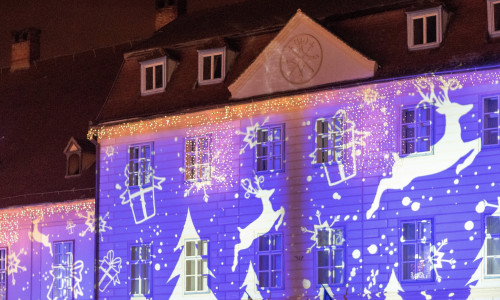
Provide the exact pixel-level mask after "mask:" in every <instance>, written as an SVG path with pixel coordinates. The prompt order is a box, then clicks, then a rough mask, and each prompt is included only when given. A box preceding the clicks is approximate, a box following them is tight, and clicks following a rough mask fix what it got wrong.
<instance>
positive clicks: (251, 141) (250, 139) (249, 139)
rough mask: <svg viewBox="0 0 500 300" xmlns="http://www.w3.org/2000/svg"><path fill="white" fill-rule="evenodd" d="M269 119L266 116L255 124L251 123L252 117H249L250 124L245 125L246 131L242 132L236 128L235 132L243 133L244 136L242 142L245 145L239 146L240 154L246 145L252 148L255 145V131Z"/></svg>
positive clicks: (243, 151)
mask: <svg viewBox="0 0 500 300" xmlns="http://www.w3.org/2000/svg"><path fill="white" fill-rule="evenodd" d="M268 121H269V117H266V119H265V120H264V121H263V122H262V124H260V123H259V122H256V123H255V124H254V123H253V121H252V119H250V124H251V125H250V126H248V127H247V131H246V132H242V131H239V130H237V131H236V134H238V135H244V136H245V137H244V138H243V142H245V146H243V148H241V150H240V155H241V154H243V153H245V149H246V148H247V147H248V148H250V149H253V147H255V146H256V145H257V131H258V130H259V128H260V127H261V126H264V124H266V123H267V122H268Z"/></svg>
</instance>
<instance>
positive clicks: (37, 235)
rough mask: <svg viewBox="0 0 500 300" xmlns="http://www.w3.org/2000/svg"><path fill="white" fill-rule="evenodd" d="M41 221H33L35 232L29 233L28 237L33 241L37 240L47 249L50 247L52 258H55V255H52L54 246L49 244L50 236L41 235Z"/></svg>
mask: <svg viewBox="0 0 500 300" xmlns="http://www.w3.org/2000/svg"><path fill="white" fill-rule="evenodd" d="M40 221H41V219H36V220H33V232H28V236H29V238H30V240H31V241H33V240H35V241H37V242H39V243H41V244H42V245H44V246H45V247H48V248H49V251H50V256H54V254H53V253H52V244H51V243H50V242H49V236H48V235H46V234H43V233H41V232H40V230H38V223H40Z"/></svg>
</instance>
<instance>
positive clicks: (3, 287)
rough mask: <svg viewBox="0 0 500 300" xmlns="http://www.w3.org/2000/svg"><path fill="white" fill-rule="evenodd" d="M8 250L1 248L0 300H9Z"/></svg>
mask: <svg viewBox="0 0 500 300" xmlns="http://www.w3.org/2000/svg"><path fill="white" fill-rule="evenodd" d="M8 257H9V254H8V249H7V248H0V300H6V299H7V288H8V280H7V276H8V272H7V270H8V266H7V264H8V260H9V259H8Z"/></svg>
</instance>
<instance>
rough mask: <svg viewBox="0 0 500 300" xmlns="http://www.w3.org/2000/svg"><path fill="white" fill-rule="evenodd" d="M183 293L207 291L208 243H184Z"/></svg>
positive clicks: (196, 241)
mask: <svg viewBox="0 0 500 300" xmlns="http://www.w3.org/2000/svg"><path fill="white" fill-rule="evenodd" d="M184 249H185V251H186V256H185V257H186V258H185V266H186V269H185V273H184V276H185V280H184V282H185V291H186V292H207V291H208V241H200V240H191V241H186V243H185V247H184Z"/></svg>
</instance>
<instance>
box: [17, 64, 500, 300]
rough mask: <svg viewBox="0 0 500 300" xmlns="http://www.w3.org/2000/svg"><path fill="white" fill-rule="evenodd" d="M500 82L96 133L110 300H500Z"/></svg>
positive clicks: (326, 100) (444, 80)
mask: <svg viewBox="0 0 500 300" xmlns="http://www.w3.org/2000/svg"><path fill="white" fill-rule="evenodd" d="M499 80H500V72H499V71H497V70H496V69H491V70H478V71H470V72H468V71H464V72H462V73H456V74H441V75H427V76H422V77H415V78H405V79H398V80H393V81H387V82H379V83H373V84H367V85H364V86H356V87H350V88H343V89H331V90H325V91H317V92H312V93H307V94H301V95H297V96H286V97H278V98H274V99H269V100H263V101H260V102H255V103H245V104H234V105H230V106H225V107H221V108H214V109H210V110H205V111H203V112H193V113H189V114H184V115H174V116H160V117H157V118H152V119H148V120H142V121H140V122H136V121H130V122H127V123H121V124H119V125H109V126H102V127H96V128H93V129H92V131H91V132H90V133H91V134H94V133H95V134H97V135H98V136H99V142H100V144H101V154H100V158H101V162H100V166H101V168H100V176H101V177H100V178H101V179H100V180H101V181H100V195H99V197H100V202H99V211H100V215H101V217H105V216H106V217H107V218H106V222H107V223H106V226H108V227H110V228H112V229H106V231H105V232H103V233H102V240H101V242H100V243H99V283H98V287H99V295H100V297H102V298H106V299H124V297H130V298H131V299H136V298H137V299H158V298H161V299H292V298H293V299H329V298H331V299H345V297H346V298H347V299H364V298H367V299H372V298H373V299H378V298H381V299H479V298H480V297H483V296H485V295H486V297H488V295H489V297H490V298H488V299H493V298H491V295H498V294H499V292H498V291H499V290H500V280H498V277H499V276H500V236H499V234H500V204H499V200H497V199H499V198H498V197H500V188H499V183H498V182H497V181H498V180H497V177H498V176H497V175H498V174H499V172H500V160H498V158H497V156H498V155H497V153H498V151H499V148H498V146H497V145H498V102H499V97H498V96H497V95H498V94H499V93H500V85H499ZM110 149H112V151H110ZM124 168H125V173H124V172H123V170H124ZM16 280H17V274H16Z"/></svg>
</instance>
